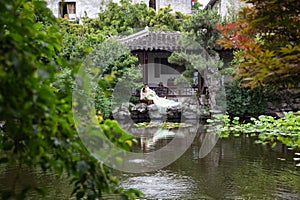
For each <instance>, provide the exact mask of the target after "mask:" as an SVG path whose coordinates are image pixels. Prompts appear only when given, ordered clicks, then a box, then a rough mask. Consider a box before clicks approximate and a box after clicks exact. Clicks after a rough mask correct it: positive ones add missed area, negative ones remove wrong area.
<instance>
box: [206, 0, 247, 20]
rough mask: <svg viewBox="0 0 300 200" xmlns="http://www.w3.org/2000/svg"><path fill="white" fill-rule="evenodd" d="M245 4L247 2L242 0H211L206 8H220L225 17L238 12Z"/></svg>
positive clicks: (219, 11)
mask: <svg viewBox="0 0 300 200" xmlns="http://www.w3.org/2000/svg"><path fill="white" fill-rule="evenodd" d="M206 1H208V0H206ZM243 6H245V3H244V2H241V1H240V0H209V1H208V3H207V4H206V6H205V9H207V8H208V7H211V8H216V9H218V13H219V14H220V15H221V16H222V17H223V18H224V17H230V16H233V14H237V13H238V11H239V10H240V8H241V7H243Z"/></svg>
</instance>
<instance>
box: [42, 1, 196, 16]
mask: <svg viewBox="0 0 300 200" xmlns="http://www.w3.org/2000/svg"><path fill="white" fill-rule="evenodd" d="M61 1H62V0H46V2H47V4H48V7H49V8H50V9H51V10H52V12H53V13H54V15H55V16H56V17H59V2H61ZM156 1H157V2H156V7H157V10H158V9H159V8H160V7H165V6H167V5H168V4H171V5H172V6H171V7H172V8H173V9H174V10H176V11H181V12H183V13H191V0H156ZM65 2H76V15H77V17H79V18H80V17H83V16H84V12H85V11H86V13H87V15H88V17H91V18H95V17H97V16H98V13H99V10H100V6H101V5H105V4H107V3H108V2H109V0H65ZM114 2H120V0H114ZM132 2H133V3H135V2H141V3H142V2H144V3H146V4H147V5H149V0H133V1H132Z"/></svg>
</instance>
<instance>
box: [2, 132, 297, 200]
mask: <svg viewBox="0 0 300 200" xmlns="http://www.w3.org/2000/svg"><path fill="white" fill-rule="evenodd" d="M184 130H186V131H187V132H188V131H190V129H189V128H185V129H184ZM172 132H175V133H176V134H177V132H176V130H172V131H171V133H169V134H167V133H166V132H164V135H163V136H161V137H159V136H158V135H143V134H142V135H140V136H139V135H137V133H136V134H135V135H136V136H137V139H138V141H139V144H138V145H136V146H135V148H134V151H136V152H151V151H155V150H156V149H160V148H161V147H162V146H165V145H166V144H168V143H169V142H170V141H171V140H172V137H173V136H174V135H173V134H172ZM183 134H187V133H185V132H183ZM204 136H207V133H206V132H205V130H204V129H203V128H200V129H199V131H198V132H197V135H196V137H195V139H194V141H193V143H192V144H191V145H190V147H189V148H188V149H187V151H186V152H185V153H184V154H183V155H182V156H181V157H180V158H179V159H177V160H176V161H175V162H173V163H172V164H170V165H168V166H166V167H164V168H162V169H159V170H156V171H153V172H147V173H124V172H120V171H114V172H113V173H114V174H116V175H117V176H118V178H119V179H120V183H121V185H122V186H123V187H125V188H136V189H139V190H141V191H142V192H143V193H144V195H145V198H144V199H193V200H196V199H300V168H299V167H296V164H297V162H299V161H295V160H294V158H295V157H297V156H298V157H300V156H299V155H297V154H295V153H296V152H295V151H292V150H289V149H288V148H286V147H284V146H281V145H278V146H276V147H274V148H272V147H270V146H268V145H261V144H255V140H256V138H254V137H246V135H243V136H239V137H233V136H232V137H229V138H226V139H218V140H217V143H216V145H215V146H214V148H213V149H212V150H211V151H210V152H209V153H208V154H207V156H205V157H204V158H201V159H200V158H199V150H200V149H201V144H202V143H203V138H204ZM154 137H155V139H153V138H154ZM0 171H1V174H0V188H5V187H8V186H9V185H12V184H13V182H14V179H13V177H15V176H16V170H15V169H14V168H1V169H0ZM19 175H20V176H21V177H22V181H21V182H27V183H32V184H38V185H40V184H45V185H46V186H47V187H46V189H47V190H48V192H49V195H48V196H47V197H46V198H45V199H69V194H70V192H71V191H72V188H70V186H68V182H67V181H63V180H61V181H59V180H58V179H57V176H56V175H54V174H46V175H45V174H42V173H41V172H40V171H39V170H37V171H35V172H32V171H30V170H26V169H24V170H22V171H21V172H20V174H19ZM18 184H20V183H18ZM18 184H17V185H18ZM29 199H38V196H36V195H35V194H31V196H30V198H29ZM110 199H111V198H110Z"/></svg>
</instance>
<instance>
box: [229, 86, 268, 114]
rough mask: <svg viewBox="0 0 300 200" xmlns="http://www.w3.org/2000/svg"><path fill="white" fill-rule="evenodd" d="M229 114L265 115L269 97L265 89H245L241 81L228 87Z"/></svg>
mask: <svg viewBox="0 0 300 200" xmlns="http://www.w3.org/2000/svg"><path fill="white" fill-rule="evenodd" d="M225 92H226V106H227V112H228V113H229V114H231V115H238V116H247V115H251V114H259V113H263V112H264V110H265V108H266V106H267V97H266V94H265V93H264V91H263V88H254V89H251V88H245V87H241V86H240V81H232V82H230V83H228V84H227V86H226V90H225Z"/></svg>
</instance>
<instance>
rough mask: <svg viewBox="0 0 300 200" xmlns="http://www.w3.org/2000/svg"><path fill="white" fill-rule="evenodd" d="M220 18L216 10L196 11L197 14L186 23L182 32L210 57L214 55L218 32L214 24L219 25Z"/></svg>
mask: <svg viewBox="0 0 300 200" xmlns="http://www.w3.org/2000/svg"><path fill="white" fill-rule="evenodd" d="M220 21H221V17H220V15H219V14H218V12H217V10H216V9H206V10H197V12H196V13H195V14H194V15H193V16H192V17H191V18H190V19H189V20H187V21H186V23H185V24H184V26H183V30H184V31H186V32H187V35H188V36H190V37H191V38H194V39H195V41H196V42H198V43H199V44H200V45H201V46H202V47H203V48H204V49H205V50H206V51H207V52H208V53H209V54H210V55H214V54H215V52H214V51H213V49H214V48H215V47H216V44H215V43H216V40H217V39H218V38H219V36H220V31H219V30H218V29H216V27H215V26H216V24H218V23H220Z"/></svg>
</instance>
